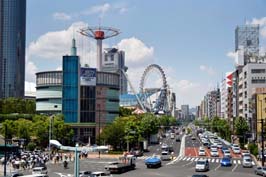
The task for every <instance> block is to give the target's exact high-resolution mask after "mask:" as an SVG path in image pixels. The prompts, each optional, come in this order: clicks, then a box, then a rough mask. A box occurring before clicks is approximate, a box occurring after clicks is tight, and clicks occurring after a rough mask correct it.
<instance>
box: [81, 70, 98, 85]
mask: <svg viewBox="0 0 266 177" xmlns="http://www.w3.org/2000/svg"><path fill="white" fill-rule="evenodd" d="M96 73H97V71H96V68H80V85H87V86H95V85H96Z"/></svg>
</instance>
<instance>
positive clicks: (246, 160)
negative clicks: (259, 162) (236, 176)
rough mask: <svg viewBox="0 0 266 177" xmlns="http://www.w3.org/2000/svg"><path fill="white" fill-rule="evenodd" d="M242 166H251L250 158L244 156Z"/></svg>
mask: <svg viewBox="0 0 266 177" xmlns="http://www.w3.org/2000/svg"><path fill="white" fill-rule="evenodd" d="M242 166H243V167H244V168H245V167H248V168H252V167H253V164H252V159H251V158H250V157H248V156H245V157H244V158H243V160H242Z"/></svg>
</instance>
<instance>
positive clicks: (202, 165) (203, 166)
mask: <svg viewBox="0 0 266 177" xmlns="http://www.w3.org/2000/svg"><path fill="white" fill-rule="evenodd" d="M208 170H209V161H208V160H207V159H200V160H199V161H197V162H196V167H195V171H196V172H197V171H208Z"/></svg>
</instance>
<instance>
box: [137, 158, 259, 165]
mask: <svg viewBox="0 0 266 177" xmlns="http://www.w3.org/2000/svg"><path fill="white" fill-rule="evenodd" d="M148 157H149V156H141V157H138V158H137V159H141V160H145V159H146V158H148ZM200 159H208V161H209V163H221V160H222V159H219V158H206V157H189V156H182V157H174V158H173V161H174V162H179V161H186V162H197V161H198V160H200ZM232 164H234V165H241V164H242V162H241V160H240V159H232ZM252 165H255V163H254V162H253V161H252Z"/></svg>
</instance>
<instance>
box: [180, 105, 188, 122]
mask: <svg viewBox="0 0 266 177" xmlns="http://www.w3.org/2000/svg"><path fill="white" fill-rule="evenodd" d="M181 112H182V118H183V119H187V118H189V105H181Z"/></svg>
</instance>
